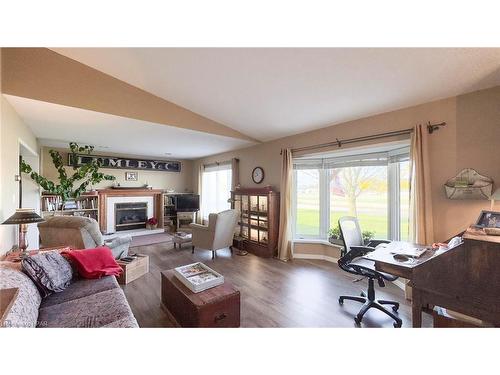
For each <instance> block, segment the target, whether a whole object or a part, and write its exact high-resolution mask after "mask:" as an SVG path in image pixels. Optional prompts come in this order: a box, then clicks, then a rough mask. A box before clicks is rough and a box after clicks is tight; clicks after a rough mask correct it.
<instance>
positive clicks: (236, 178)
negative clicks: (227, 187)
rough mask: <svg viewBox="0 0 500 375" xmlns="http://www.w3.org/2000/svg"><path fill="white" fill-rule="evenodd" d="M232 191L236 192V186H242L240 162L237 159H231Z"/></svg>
mask: <svg viewBox="0 0 500 375" xmlns="http://www.w3.org/2000/svg"><path fill="white" fill-rule="evenodd" d="M231 169H232V176H231V190H233V191H234V190H235V189H236V186H238V185H239V184H240V160H239V159H236V158H232V159H231Z"/></svg>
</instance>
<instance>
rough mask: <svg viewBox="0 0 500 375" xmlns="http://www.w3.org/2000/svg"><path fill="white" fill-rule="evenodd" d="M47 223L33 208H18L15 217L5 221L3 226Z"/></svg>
mask: <svg viewBox="0 0 500 375" xmlns="http://www.w3.org/2000/svg"><path fill="white" fill-rule="evenodd" d="M41 221H45V220H44V219H43V218H41V217H40V216H39V215H38V214H37V213H36V212H35V210H33V209H31V208H18V209H17V210H16V212H15V213H14V215H12V216H11V217H9V218H8V219H7V220H5V221H4V222H3V223H2V224H32V223H39V222H41Z"/></svg>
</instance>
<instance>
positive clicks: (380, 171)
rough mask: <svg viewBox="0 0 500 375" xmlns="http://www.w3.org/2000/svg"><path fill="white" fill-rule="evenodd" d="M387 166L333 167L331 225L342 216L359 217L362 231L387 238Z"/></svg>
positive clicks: (331, 178) (333, 225)
mask: <svg viewBox="0 0 500 375" xmlns="http://www.w3.org/2000/svg"><path fill="white" fill-rule="evenodd" d="M387 189H388V183H387V167H386V166H364V167H348V168H336V169H331V170H330V223H331V224H330V226H331V227H336V226H337V223H338V219H339V218H340V217H342V216H356V217H357V218H358V220H359V224H360V226H361V230H362V231H363V232H366V231H369V232H372V236H373V238H387V236H388V233H387V230H388V216H389V215H388V202H387Z"/></svg>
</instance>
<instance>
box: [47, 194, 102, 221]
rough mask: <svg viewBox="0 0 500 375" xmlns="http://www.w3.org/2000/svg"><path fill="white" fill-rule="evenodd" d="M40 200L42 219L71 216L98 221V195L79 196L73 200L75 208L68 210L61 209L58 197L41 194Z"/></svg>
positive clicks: (60, 201) (60, 200)
mask: <svg viewBox="0 0 500 375" xmlns="http://www.w3.org/2000/svg"><path fill="white" fill-rule="evenodd" d="M40 199H41V202H40V207H41V210H42V217H49V216H61V215H72V216H84V217H90V218H92V219H95V220H97V221H99V195H97V194H92V193H88V194H83V195H81V196H80V197H79V198H76V199H75V200H74V201H75V206H73V207H72V208H68V209H64V208H63V207H62V199H61V197H60V196H58V195H54V194H42V196H41V198H40Z"/></svg>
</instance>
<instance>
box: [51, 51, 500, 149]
mask: <svg viewBox="0 0 500 375" xmlns="http://www.w3.org/2000/svg"><path fill="white" fill-rule="evenodd" d="M54 50H55V51H56V52H58V53H61V54H63V55H65V56H68V57H70V58H73V59H75V60H78V61H80V62H82V63H84V64H86V65H89V66H91V67H94V68H96V69H98V70H100V71H102V72H105V73H107V74H110V75H112V76H114V77H116V78H118V79H121V80H123V81H126V82H128V83H130V84H132V85H135V86H137V87H140V88H142V89H144V90H146V91H149V92H151V93H153V94H156V95H158V96H160V97H162V98H164V99H167V100H169V101H172V102H174V103H176V104H178V105H181V106H183V107H185V108H187V109H190V110H192V111H194V112H197V113H199V114H201V115H203V116H205V117H208V118H211V119H213V120H215V121H218V122H221V123H223V124H225V125H228V126H230V127H232V128H234V129H236V130H238V131H240V132H242V133H244V134H246V135H249V136H250V137H252V138H255V139H258V140H270V139H275V138H279V137H283V136H287V135H291V134H296V133H301V132H305V131H308V130H312V129H316V128H321V127H324V126H328V125H331V124H335V123H340V122H344V121H348V120H352V119H357V118H361V117H366V116H369V115H373V114H376V113H382V112H387V111H390V110H395V109H398V108H403V107H407V106H412V105H416V104H420V103H425V102H428V101H432V100H436V99H440V98H445V97H449V96H455V95H458V94H462V93H466V92H470V91H474V90H478V89H482V88H487V87H491V86H495V85H499V84H500V48H497V49H480V48H461V49H451V48H420V49H417V48H416V49H404V48H392V49H391V48H382V49H374V48H324V49H318V48H293V49H280V48H268V49H265V48H257V49H251V48H240V49H223V48H184V49H182V48H54Z"/></svg>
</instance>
